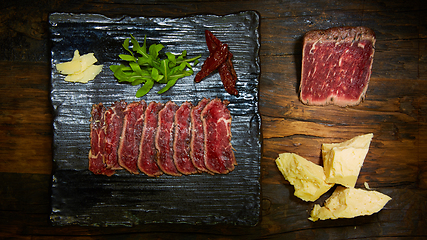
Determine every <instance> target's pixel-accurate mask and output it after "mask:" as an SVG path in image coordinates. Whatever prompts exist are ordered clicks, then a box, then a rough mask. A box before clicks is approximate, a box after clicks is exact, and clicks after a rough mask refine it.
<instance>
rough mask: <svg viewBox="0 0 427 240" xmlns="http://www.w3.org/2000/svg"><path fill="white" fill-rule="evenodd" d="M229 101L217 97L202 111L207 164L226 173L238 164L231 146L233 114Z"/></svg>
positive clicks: (212, 168) (217, 171)
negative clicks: (228, 105) (231, 113)
mask: <svg viewBox="0 0 427 240" xmlns="http://www.w3.org/2000/svg"><path fill="white" fill-rule="evenodd" d="M227 104H228V102H226V101H224V102H222V101H221V100H220V99H218V98H216V99H214V100H212V101H210V102H209V103H208V104H207V105H206V107H205V108H204V109H203V111H202V113H201V119H202V122H203V130H204V131H203V132H204V135H205V136H204V143H205V165H206V167H207V168H208V169H209V170H210V171H212V172H214V173H221V174H226V173H228V172H230V171H233V170H234V165H237V162H236V158H235V157H234V152H233V147H232V146H231V115H230V111H229V110H228V109H227Z"/></svg>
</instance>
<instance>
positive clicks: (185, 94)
mask: <svg viewBox="0 0 427 240" xmlns="http://www.w3.org/2000/svg"><path fill="white" fill-rule="evenodd" d="M49 22H50V32H51V35H50V36H51V38H50V40H51V44H52V49H51V54H52V58H51V66H52V69H51V83H52V89H51V101H52V105H53V108H54V112H55V117H54V122H53V129H54V141H53V142H54V150H53V151H54V152H53V162H54V169H53V180H52V198H51V202H52V212H51V217H50V218H51V222H52V224H53V225H56V226H61V225H82V226H135V225H139V224H145V223H187V224H207V225H210V224H219V223H221V224H233V225H247V226H252V225H256V224H257V223H258V221H259V217H260V182H259V178H260V159H261V134H260V127H261V118H260V115H259V111H258V84H259V74H260V68H259V56H258V51H259V33H258V26H259V15H258V14H257V13H256V12H253V11H247V12H240V13H236V14H230V15H225V16H216V15H196V16H188V17H183V18H145V17H128V16H124V17H121V18H108V17H105V16H102V15H95V14H69V13H53V14H51V15H50V17H49ZM205 29H209V30H210V31H212V32H213V33H214V34H215V35H216V36H217V37H218V39H220V40H221V41H222V42H224V43H227V44H228V45H229V48H230V51H231V52H232V53H233V54H234V59H233V63H234V66H235V69H236V72H237V75H238V77H239V81H238V83H237V89H238V90H239V92H240V95H239V96H238V97H236V96H232V95H229V94H228V93H226V92H225V90H224V88H223V86H222V83H221V80H220V77H219V74H218V73H215V74H211V75H210V76H209V77H207V78H206V79H204V80H203V81H202V82H201V83H197V84H196V83H194V80H193V79H194V75H193V76H190V77H186V78H183V79H180V80H178V82H177V84H176V85H175V86H174V87H172V88H171V89H170V90H169V91H167V92H166V93H164V94H162V95H158V94H157V91H158V90H160V89H161V87H162V86H155V87H154V89H153V90H151V91H150V93H149V94H147V95H146V96H144V97H142V98H136V97H135V93H136V91H137V89H138V87H136V86H131V85H128V84H119V83H118V82H117V81H116V80H115V78H114V76H113V73H112V72H111V71H110V70H109V66H110V65H112V64H118V63H120V59H119V58H118V55H119V54H120V53H125V52H124V49H123V48H122V46H121V44H122V43H123V41H124V39H125V38H127V37H129V34H132V35H133V36H134V37H135V38H137V40H138V41H140V42H142V41H143V38H144V35H146V36H147V44H148V45H149V44H151V43H162V44H163V45H164V46H165V49H164V50H163V51H162V52H165V51H168V52H173V53H176V54H179V53H181V52H182V51H183V50H187V52H188V56H189V57H192V56H197V55H199V54H201V55H202V57H201V58H200V61H201V63H202V62H203V61H204V60H205V59H206V58H207V56H208V55H209V52H208V49H207V46H206V42H205V36H204V30H205ZM75 49H78V50H79V51H80V54H86V53H89V52H93V53H94V54H95V57H96V58H97V59H98V60H99V62H98V63H97V64H103V65H104V67H103V70H102V72H101V73H100V74H99V75H98V76H97V77H96V78H95V80H93V81H90V82H89V83H87V84H80V83H69V82H65V81H64V80H63V79H64V76H63V75H60V74H58V73H57V72H56V69H55V64H57V63H60V62H65V61H70V60H71V58H72V56H73V52H74V50H75ZM201 63H200V64H199V65H197V66H196V67H194V71H195V73H197V72H198V71H199V70H200V67H201ZM204 97H206V98H211V99H213V98H215V97H218V98H220V99H222V100H227V101H229V102H230V104H229V105H228V108H229V109H230V111H231V115H232V118H233V121H232V145H233V147H234V149H235V155H236V159H237V163H238V165H237V166H236V168H235V170H234V171H233V172H231V173H229V174H227V175H213V176H211V175H209V174H195V175H190V176H182V177H172V176H167V175H163V176H160V177H158V178H151V177H147V176H145V175H144V174H140V175H133V174H130V173H128V172H127V171H125V170H121V171H117V172H116V174H115V175H113V176H111V177H106V176H100V175H94V174H92V173H91V172H90V171H89V170H88V157H87V155H88V152H89V149H90V139H89V132H90V129H89V119H90V111H91V106H92V105H93V104H96V103H100V102H102V103H104V104H105V105H106V106H110V105H111V104H112V103H113V102H114V101H117V100H122V99H124V100H125V101H127V102H128V103H130V102H132V101H139V100H141V99H144V100H145V101H147V102H150V101H160V102H163V103H166V102H167V101H168V100H173V101H175V102H176V103H177V104H181V103H182V102H184V101H190V102H192V103H194V104H197V102H198V101H200V100H201V99H202V98H204Z"/></svg>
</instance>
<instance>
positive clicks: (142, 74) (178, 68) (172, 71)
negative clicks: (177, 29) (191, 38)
mask: <svg viewBox="0 0 427 240" xmlns="http://www.w3.org/2000/svg"><path fill="white" fill-rule="evenodd" d="M146 40H147V36H144V43H143V45H142V46H141V45H140V44H139V43H138V41H137V40H136V38H135V37H134V36H132V34H131V35H130V38H126V39H125V41H124V42H123V44H122V46H123V48H124V49H125V50H126V51H127V52H128V53H130V55H129V54H119V58H120V59H121V60H123V61H126V62H127V65H125V64H120V65H111V66H110V70H111V71H113V73H114V77H116V78H117V81H118V82H128V83H130V84H132V85H133V86H136V85H141V84H143V85H142V86H141V87H140V88H139V89H138V91H137V92H136V94H135V96H136V97H142V96H144V95H145V94H147V93H148V92H149V91H150V90H151V89H152V88H153V86H154V83H155V82H157V83H159V84H166V85H165V86H164V87H163V88H162V89H161V90H160V91H158V92H157V93H158V94H162V93H164V92H166V91H167V90H169V89H170V88H171V87H172V86H173V85H175V83H176V82H177V81H178V79H180V78H183V77H186V76H191V75H192V74H193V68H192V67H194V66H195V65H196V64H198V63H199V61H198V59H199V58H200V57H201V55H199V56H196V57H193V58H190V59H187V58H186V56H187V51H186V50H184V51H183V52H182V53H181V54H179V55H174V54H172V53H170V52H166V53H165V55H166V58H163V59H161V58H160V56H161V54H160V51H161V50H163V49H164V46H163V45H162V44H151V45H150V47H149V48H148V52H147V42H146ZM131 44H132V45H131ZM190 63H193V66H191V65H190Z"/></svg>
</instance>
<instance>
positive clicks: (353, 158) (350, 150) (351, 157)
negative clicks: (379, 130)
mask: <svg viewBox="0 0 427 240" xmlns="http://www.w3.org/2000/svg"><path fill="white" fill-rule="evenodd" d="M372 137H373V134H372V133H370V134H365V135H361V136H357V137H354V138H352V139H350V140H347V141H345V142H342V143H333V144H322V157H323V167H324V171H325V175H326V182H328V183H338V184H341V185H343V186H346V187H354V186H355V185H356V181H357V178H358V176H359V173H360V169H361V168H362V165H363V161H364V160H365V157H366V154H367V153H368V151H369V145H370V143H371V140H372Z"/></svg>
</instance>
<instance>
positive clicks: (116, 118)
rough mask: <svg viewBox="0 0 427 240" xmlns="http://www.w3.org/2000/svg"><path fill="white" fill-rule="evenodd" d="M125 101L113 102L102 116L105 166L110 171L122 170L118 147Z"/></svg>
mask: <svg viewBox="0 0 427 240" xmlns="http://www.w3.org/2000/svg"><path fill="white" fill-rule="evenodd" d="M126 105H127V104H126V102H125V101H123V100H122V101H117V102H115V103H114V104H113V105H112V106H111V107H110V108H109V109H108V110H107V111H106V112H105V114H104V121H105V128H104V131H105V158H104V161H105V164H107V168H109V169H112V170H118V169H122V167H121V166H120V165H119V161H118V147H119V142H120V136H121V132H122V128H123V117H124V113H123V111H124V110H125V108H126Z"/></svg>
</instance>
